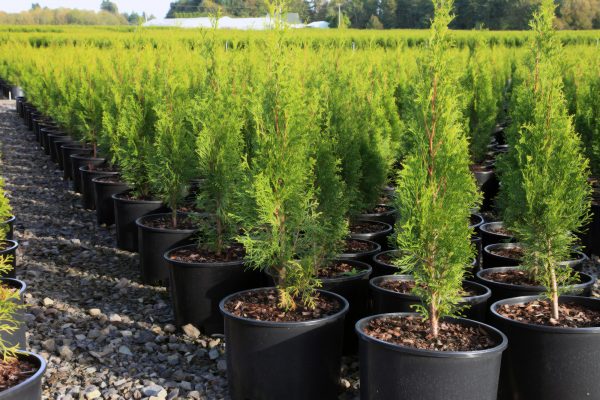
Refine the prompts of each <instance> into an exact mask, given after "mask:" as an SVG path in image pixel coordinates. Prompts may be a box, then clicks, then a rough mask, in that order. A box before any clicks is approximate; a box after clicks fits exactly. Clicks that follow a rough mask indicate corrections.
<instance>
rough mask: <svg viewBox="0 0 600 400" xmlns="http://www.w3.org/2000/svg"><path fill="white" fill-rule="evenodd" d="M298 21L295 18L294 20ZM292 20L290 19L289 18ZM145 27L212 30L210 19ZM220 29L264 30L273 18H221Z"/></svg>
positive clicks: (318, 25)
mask: <svg viewBox="0 0 600 400" xmlns="http://www.w3.org/2000/svg"><path fill="white" fill-rule="evenodd" d="M294 19H295V20H298V19H297V18H293V19H292V20H294ZM288 20H290V18H288ZM144 26H162V27H178V28H211V27H212V25H211V19H210V18H208V17H199V18H159V19H153V20H150V21H148V22H146V23H145V24H144ZM217 26H218V28H219V29H240V30H264V29H269V28H270V27H271V18H270V17H269V16H265V17H260V18H232V17H222V18H219V22H218V24H217ZM290 27H292V28H329V23H328V22H326V21H316V22H312V23H310V24H308V25H305V24H290Z"/></svg>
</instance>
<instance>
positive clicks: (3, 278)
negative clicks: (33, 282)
mask: <svg viewBox="0 0 600 400" xmlns="http://www.w3.org/2000/svg"><path fill="white" fill-rule="evenodd" d="M0 281H8V282H11V283H13V284H15V286H17V285H20V286H21V288H20V289H19V295H21V296H22V295H23V293H25V290H27V283H25V281H22V280H20V279H16V278H8V277H2V278H0Z"/></svg>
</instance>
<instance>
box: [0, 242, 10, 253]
mask: <svg viewBox="0 0 600 400" xmlns="http://www.w3.org/2000/svg"><path fill="white" fill-rule="evenodd" d="M11 246H12V243H10V242H0V251H4V250H6V249H8V248H9V247H11Z"/></svg>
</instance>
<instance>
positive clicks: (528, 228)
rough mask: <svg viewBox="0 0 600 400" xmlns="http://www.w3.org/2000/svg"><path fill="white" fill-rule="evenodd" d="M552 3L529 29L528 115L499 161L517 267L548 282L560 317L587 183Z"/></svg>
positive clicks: (546, 0)
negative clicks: (519, 252)
mask: <svg viewBox="0 0 600 400" xmlns="http://www.w3.org/2000/svg"><path fill="white" fill-rule="evenodd" d="M555 9H556V5H555V4H554V2H553V0H543V1H542V3H541V4H540V7H539V9H538V11H537V12H536V13H535V14H534V16H533V20H532V22H531V27H532V28H533V30H534V35H535V41H534V46H533V50H532V60H534V62H533V64H532V65H531V69H530V74H531V76H530V82H531V83H532V84H531V85H528V86H526V88H525V89H522V90H529V91H530V93H529V94H528V95H527V96H526V98H527V99H531V101H530V102H527V103H519V104H517V105H518V106H524V105H527V106H528V107H529V108H528V109H524V110H520V113H521V114H522V115H526V114H528V115H530V118H529V119H528V120H527V121H526V122H525V123H523V124H521V125H520V126H519V127H518V131H517V135H516V136H515V137H514V140H513V141H512V143H511V146H512V147H511V148H510V151H509V154H508V155H507V156H506V160H503V164H502V165H503V168H504V169H503V174H502V186H501V188H502V192H503V198H504V199H505V208H504V221H505V223H506V225H507V227H508V228H509V229H510V230H511V231H512V232H514V233H515V234H516V236H517V238H518V239H519V241H520V242H521V243H523V246H524V258H523V263H522V268H524V269H525V270H526V271H528V272H529V274H530V276H531V277H532V278H533V279H534V280H535V281H537V282H538V283H540V284H541V285H543V286H544V287H546V289H547V296H548V298H549V299H550V300H551V303H552V316H553V318H554V319H556V320H557V319H558V318H559V307H558V297H559V295H560V292H561V287H562V288H564V287H565V286H567V285H568V284H569V283H571V282H572V281H573V277H574V272H573V270H572V269H571V268H567V267H560V266H559V263H560V262H561V261H564V260H567V259H568V257H569V256H570V252H571V249H572V247H573V244H574V243H575V242H576V240H577V238H576V236H575V233H577V231H578V229H579V228H580V227H581V226H582V225H583V224H584V223H585V222H586V221H587V219H588V217H589V208H590V191H591V189H590V186H589V184H588V183H587V177H588V175H589V171H588V160H587V159H586V158H585V157H584V156H583V150H582V146H581V140H580V138H579V136H578V135H577V133H575V130H574V128H573V123H572V118H571V116H570V115H569V114H568V112H567V106H566V101H565V97H564V94H563V91H562V88H563V81H562V75H561V72H560V71H561V70H560V57H561V51H562V46H561V43H560V41H559V39H558V38H557V37H556V33H555V31H554V28H553V23H554V20H555V15H554V13H555Z"/></svg>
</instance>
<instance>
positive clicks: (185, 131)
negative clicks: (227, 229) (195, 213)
mask: <svg viewBox="0 0 600 400" xmlns="http://www.w3.org/2000/svg"><path fill="white" fill-rule="evenodd" d="M174 76H176V75H175V74H174ZM169 86H170V90H171V91H170V93H168V94H167V95H166V96H165V98H164V100H163V102H162V103H161V104H157V105H156V106H155V112H156V116H157V119H156V123H155V126H154V129H155V136H154V152H155V154H154V158H153V162H152V164H149V165H148V174H149V181H150V187H151V191H152V193H153V194H154V195H155V196H156V198H157V199H160V200H162V202H163V203H164V204H165V205H167V207H168V208H169V209H170V212H169V213H165V214H150V215H145V216H142V217H139V218H138V219H137V220H136V225H137V227H138V244H139V253H140V271H141V275H142V281H143V282H145V283H149V284H157V283H163V284H165V283H167V281H168V278H169V270H168V266H167V262H166V260H165V259H164V257H163V254H164V253H165V251H167V250H168V249H170V248H172V247H174V246H175V245H176V244H178V243H179V242H182V241H185V240H186V239H188V238H189V237H190V236H191V235H192V234H193V233H194V231H195V227H196V223H195V221H194V220H193V219H192V217H191V216H190V215H188V214H187V213H180V212H179V210H178V209H179V207H180V206H181V203H182V201H183V199H184V198H185V196H186V188H187V185H188V182H189V181H190V179H192V178H193V177H195V176H196V167H195V165H196V153H195V149H196V147H195V137H194V135H195V132H194V130H193V128H192V126H191V124H190V123H189V122H188V118H187V115H188V114H187V113H188V111H189V109H190V106H191V104H192V101H191V100H189V99H187V98H186V96H187V95H188V93H187V92H186V91H185V90H184V89H183V88H181V87H178V86H177V84H176V83H175V82H171V84H170V85H169Z"/></svg>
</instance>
